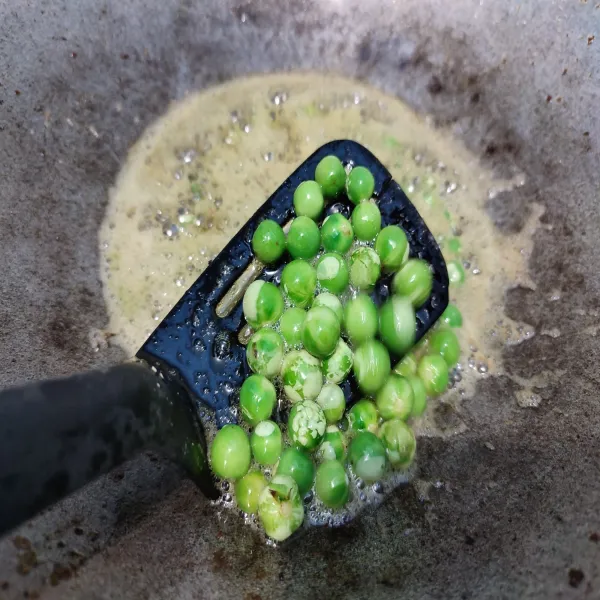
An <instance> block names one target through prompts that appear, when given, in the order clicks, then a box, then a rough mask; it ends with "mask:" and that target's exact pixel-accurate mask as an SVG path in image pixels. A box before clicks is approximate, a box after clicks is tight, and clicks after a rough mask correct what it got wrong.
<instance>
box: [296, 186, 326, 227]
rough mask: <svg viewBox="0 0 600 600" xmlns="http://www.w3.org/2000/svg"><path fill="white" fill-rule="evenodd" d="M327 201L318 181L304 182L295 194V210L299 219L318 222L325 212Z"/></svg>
mask: <svg viewBox="0 0 600 600" xmlns="http://www.w3.org/2000/svg"><path fill="white" fill-rule="evenodd" d="M324 206H325V201H324V200H323V192H322V191H321V186H320V185H319V184H318V183H317V182H316V181H303V182H302V183H301V184H300V185H299V186H298V187H297V188H296V191H295V192H294V210H295V211H296V215H298V216H299V217H308V218H309V219H312V220H313V221H316V220H317V219H318V218H319V217H320V216H321V213H322V212H323V207H324Z"/></svg>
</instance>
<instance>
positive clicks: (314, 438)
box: [288, 400, 327, 451]
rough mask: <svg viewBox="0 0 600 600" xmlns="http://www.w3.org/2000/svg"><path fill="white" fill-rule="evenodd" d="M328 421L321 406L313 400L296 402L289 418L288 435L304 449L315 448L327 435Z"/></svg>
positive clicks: (296, 444)
mask: <svg viewBox="0 0 600 600" xmlns="http://www.w3.org/2000/svg"><path fill="white" fill-rule="evenodd" d="M326 426H327V422H326V420H325V415H324V414H323V410H322V409H321V407H320V406H319V405H318V404H317V403H316V402H313V401H312V400H303V401H302V402H296V404H294V406H292V409H291V410H290V416H289V418H288V435H289V436H290V440H291V441H292V443H293V444H294V445H295V446H296V447H297V448H300V449H302V450H308V451H312V450H314V449H315V448H316V447H317V446H318V445H319V444H320V443H321V440H322V439H323V436H324V435H325V427H326Z"/></svg>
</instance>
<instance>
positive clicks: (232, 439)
mask: <svg viewBox="0 0 600 600" xmlns="http://www.w3.org/2000/svg"><path fill="white" fill-rule="evenodd" d="M210 463H211V468H212V470H213V472H214V474H215V475H216V476H217V477H222V478H223V479H239V478H240V477H243V476H244V475H245V474H246V473H247V472H248V468H249V467H250V442H249V441H248V436H247V435H246V432H245V431H244V430H243V429H242V428H241V427H239V426H238V425H225V427H223V428H222V429H219V431H217V435H216V436H215V439H214V440H213V443H212V446H211V447H210Z"/></svg>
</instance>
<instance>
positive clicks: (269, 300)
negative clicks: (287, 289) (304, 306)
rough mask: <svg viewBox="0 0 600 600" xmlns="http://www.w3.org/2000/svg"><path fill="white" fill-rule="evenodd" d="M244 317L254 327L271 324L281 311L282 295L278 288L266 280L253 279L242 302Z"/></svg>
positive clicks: (282, 305) (275, 320)
mask: <svg viewBox="0 0 600 600" xmlns="http://www.w3.org/2000/svg"><path fill="white" fill-rule="evenodd" d="M242 308H243V310H244V317H245V318H246V321H247V322H248V324H249V325H250V326H251V327H253V328H254V329H259V328H260V327H263V326H264V325H272V324H273V323H275V322H277V319H279V317H280V316H281V313H283V308H284V304H283V296H282V295H281V292H280V291H279V288H278V287H277V286H276V285H274V284H272V283H269V282H268V281H260V280H258V281H253V282H252V283H251V284H250V285H249V286H248V289H247V290H246V293H245V294H244V301H243V302H242Z"/></svg>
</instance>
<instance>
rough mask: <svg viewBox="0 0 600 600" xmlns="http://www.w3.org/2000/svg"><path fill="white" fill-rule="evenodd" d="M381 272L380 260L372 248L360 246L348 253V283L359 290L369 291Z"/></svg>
mask: <svg viewBox="0 0 600 600" xmlns="http://www.w3.org/2000/svg"><path fill="white" fill-rule="evenodd" d="M380 274H381V260H380V259H379V255H378V254H377V252H375V250H373V248H369V247H367V246H361V247H360V248H357V249H356V250H354V252H352V254H351V255H350V283H351V284H352V285H353V286H354V287H355V288H356V289H357V290H361V291H371V290H372V289H373V288H374V287H375V284H376V283H377V280H378V279H379V275H380Z"/></svg>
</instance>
